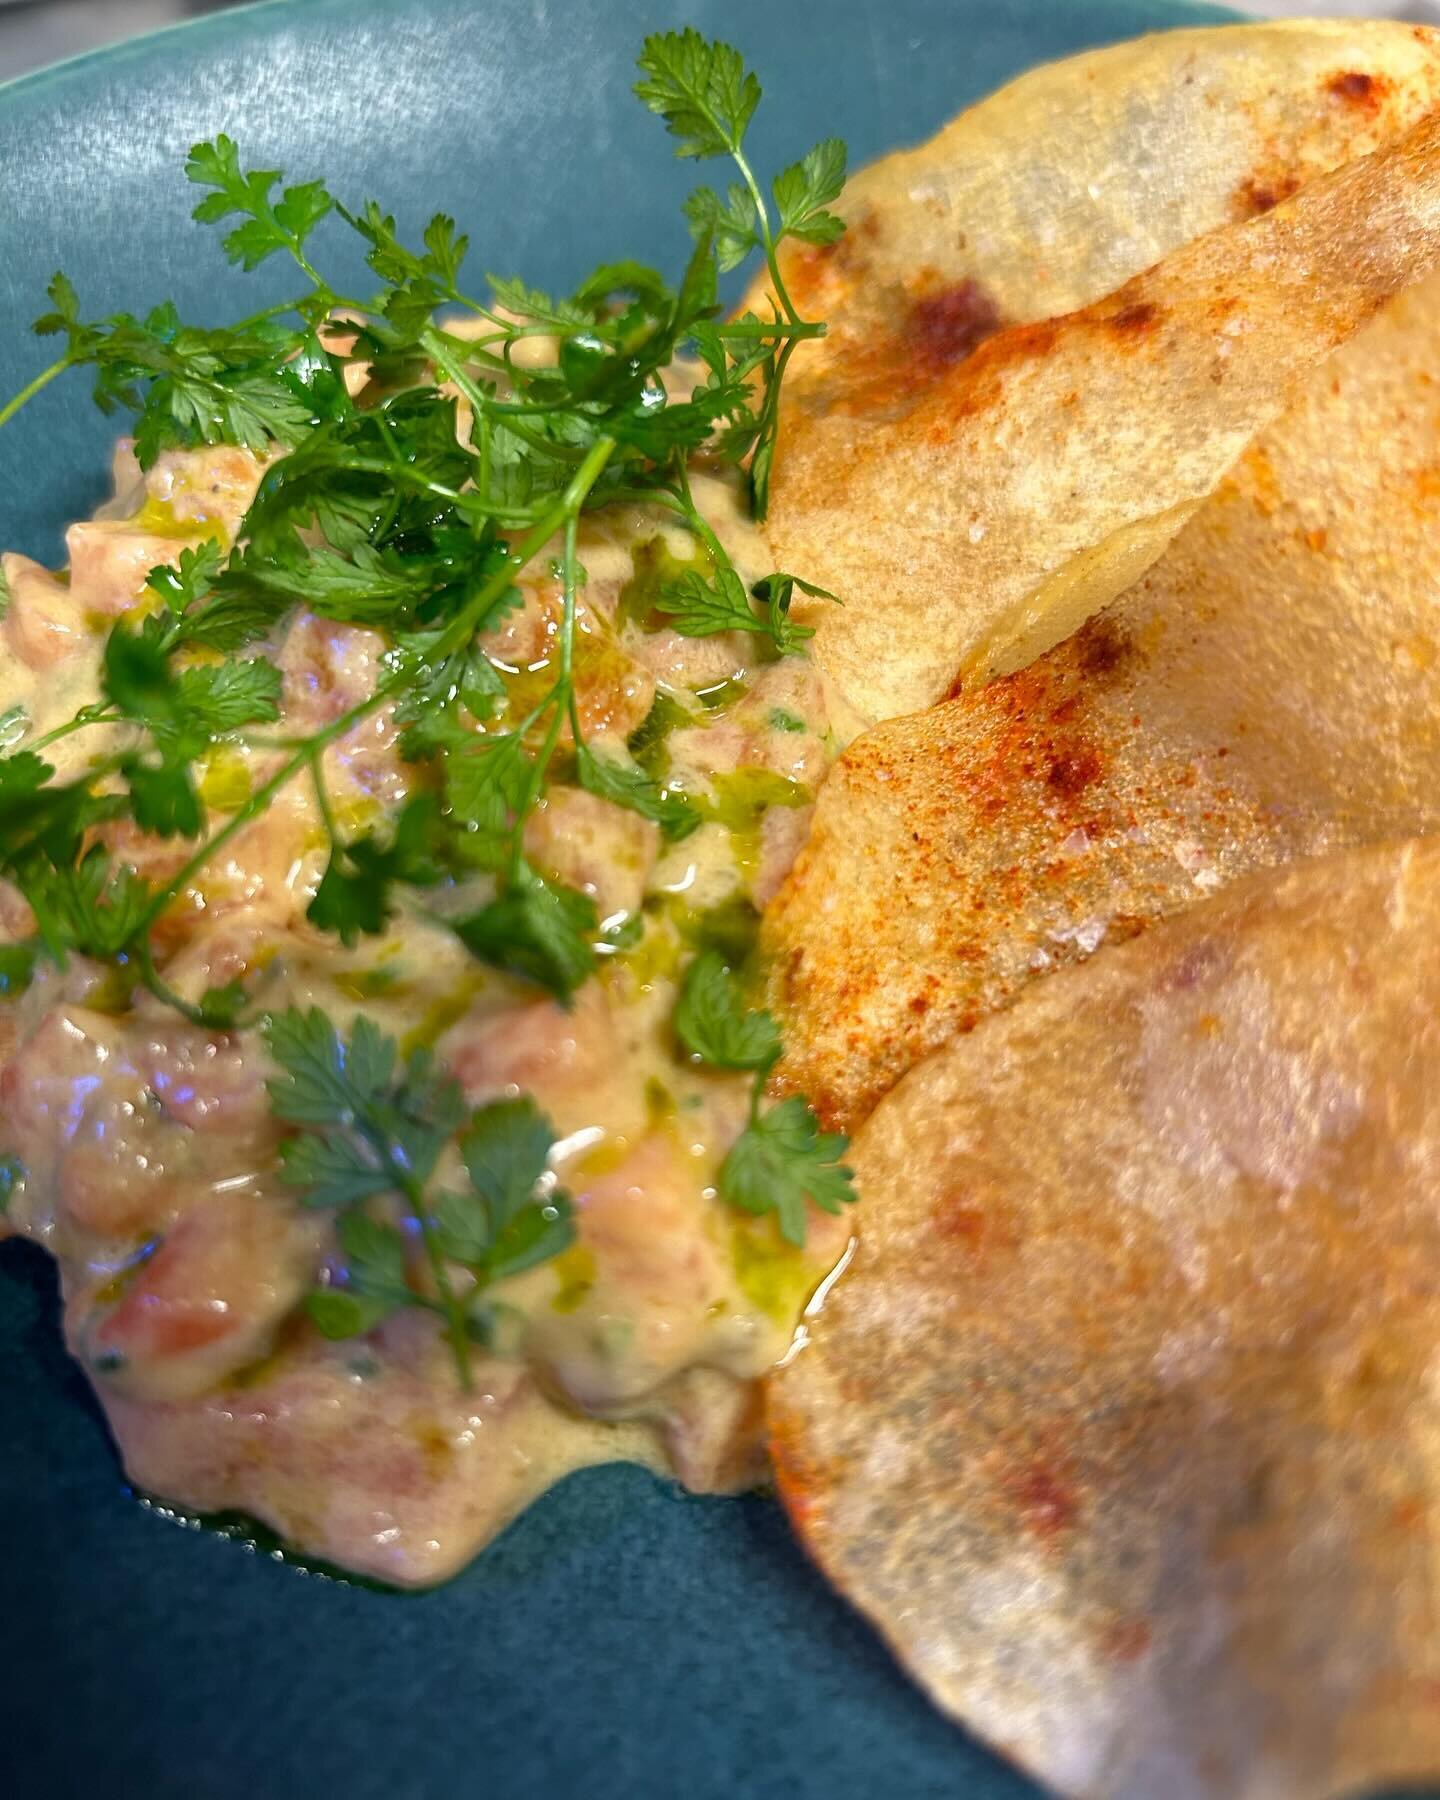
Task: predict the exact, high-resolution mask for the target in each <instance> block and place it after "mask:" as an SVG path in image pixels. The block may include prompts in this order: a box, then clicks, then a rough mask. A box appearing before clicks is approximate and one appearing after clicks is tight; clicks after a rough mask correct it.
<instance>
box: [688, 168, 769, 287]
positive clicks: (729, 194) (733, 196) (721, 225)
mask: <svg viewBox="0 0 1440 1800" xmlns="http://www.w3.org/2000/svg"><path fill="white" fill-rule="evenodd" d="M685 218H686V220H687V222H688V223H689V226H690V232H691V235H692V236H693V237H695V238H697V239H706V238H708V239H709V240H710V241H712V242H713V243H714V246H715V260H716V262H717V263H718V264H719V266H720V272H721V273H722V274H726V273H728V271H729V270H731V269H735V268H738V267H739V266H740V264H741V263H742V262H744V260H745V258H746V257H747V256H748V255H749V254H750V252H751V251H752V250H755V249H758V248H759V245H760V215H759V214H758V213H757V212H756V210H755V197H754V195H753V194H752V193H751V192H750V190H749V188H747V187H746V186H745V185H744V184H743V182H738V181H735V182H731V184H730V186H729V187H728V188H726V190H725V198H724V199H723V200H722V199H721V198H720V196H719V194H717V193H716V192H715V190H714V188H709V187H698V188H696V189H695V190H694V191H693V192H692V193H691V194H690V195H689V197H688V198H687V199H686V201H685Z"/></svg>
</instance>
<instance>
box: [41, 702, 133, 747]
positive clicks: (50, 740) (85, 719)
mask: <svg viewBox="0 0 1440 1800" xmlns="http://www.w3.org/2000/svg"><path fill="white" fill-rule="evenodd" d="M119 723H120V714H119V713H117V712H111V711H110V709H109V708H108V707H105V706H82V707H81V709H80V711H79V712H78V713H76V715H75V717H74V718H73V719H67V720H66V722H65V723H64V724H63V725H57V726H56V727H55V729H54V730H53V731H47V732H46V733H45V735H44V737H38V738H36V739H35V741H34V743H33V744H26V745H25V748H26V749H27V750H31V751H38V750H46V749H48V748H49V746H50V745H51V744H58V743H59V742H60V740H61V738H67V737H69V736H70V734H71V733H72V732H75V731H83V730H84V729H85V728H86V726H87V725H118V724H119Z"/></svg>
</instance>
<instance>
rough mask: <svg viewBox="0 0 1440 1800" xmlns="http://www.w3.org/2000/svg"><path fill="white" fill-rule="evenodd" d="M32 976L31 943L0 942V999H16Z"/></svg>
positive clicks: (33, 973) (32, 948)
mask: <svg viewBox="0 0 1440 1800" xmlns="http://www.w3.org/2000/svg"><path fill="white" fill-rule="evenodd" d="M34 976H35V946H34V945H33V944H0V1000H18V999H19V998H20V996H21V994H23V993H24V992H25V990H26V988H28V987H29V985H30V983H31V981H32V980H33V979H34Z"/></svg>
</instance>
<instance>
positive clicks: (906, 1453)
mask: <svg viewBox="0 0 1440 1800" xmlns="http://www.w3.org/2000/svg"><path fill="white" fill-rule="evenodd" d="M1437 1002H1440V842H1436V841H1433V840H1432V841H1430V842H1426V843H1419V844H1414V845H1411V846H1407V847H1400V848H1394V847H1387V848H1380V849H1373V850H1366V851H1358V852H1349V853H1346V854H1344V855H1342V856H1340V857H1336V858H1333V859H1325V860H1323V861H1320V862H1316V863H1310V864H1306V865H1302V866H1299V867H1297V868H1294V869H1291V870H1287V871H1283V872H1279V873H1271V874H1267V875H1264V876H1258V877H1252V878H1250V879H1249V880H1247V881H1246V882H1244V883H1242V884H1238V885H1237V886H1236V887H1234V888H1232V889H1231V890H1230V891H1229V892H1228V893H1226V894H1224V895H1221V896H1219V897H1218V898H1216V899H1214V900H1212V901H1210V902H1208V903H1206V904H1205V905H1204V906H1202V907H1197V908H1195V909H1193V910H1192V911H1190V912H1189V913H1187V914H1185V915H1183V916H1182V917H1180V918H1178V919H1175V920H1172V921H1170V922H1169V923H1168V924H1166V925H1164V926H1162V927H1160V928H1157V930H1155V931H1154V932H1153V933H1151V934H1149V935H1147V936H1146V937H1144V938H1142V939H1139V940H1138V941H1136V942H1134V943H1131V944H1126V945H1122V946H1120V947H1118V948H1116V949H1113V950H1109V951H1107V952H1106V953H1105V954H1104V955H1103V956H1100V957H1097V958H1096V959H1095V960H1094V961H1093V962H1091V963H1089V964H1087V965H1085V966H1084V967H1083V968H1078V969H1072V970H1068V971H1065V972H1063V973H1061V974H1058V975H1056V976H1055V977H1054V978H1053V979H1052V980H1050V981H1047V982H1045V983H1042V984H1040V985H1039V986H1037V987H1036V988H1034V989H1032V990H1031V991H1030V992H1029V993H1028V994H1027V995H1026V996H1025V997H1024V998H1023V1000H1021V1001H1020V1002H1019V1003H1018V1004H1017V1005H1016V1006H1015V1007H1014V1008H1013V1009H1011V1010H1010V1011H1009V1012H1007V1013H1004V1014H1001V1015H999V1016H997V1017H995V1018H992V1019H991V1020H989V1021H988V1022H987V1023H986V1024H985V1025H984V1026H983V1027H982V1028H981V1029H980V1030H978V1031H976V1032H975V1033H973V1034H971V1035H970V1036H968V1037H965V1038H961V1039H958V1040H957V1041H956V1042H955V1043H954V1044H953V1045H951V1046H950V1047H949V1048H948V1049H947V1050H945V1051H942V1052H941V1053H940V1054H938V1055H937V1056H935V1057H934V1058H932V1059H931V1060H930V1061H929V1062H927V1063H926V1064H925V1065H924V1066H923V1067H922V1068H920V1069H917V1070H916V1071H915V1072H914V1073H913V1074H912V1075H911V1076H910V1077H909V1078H908V1079H907V1080H906V1081H905V1082H904V1083H903V1085H902V1086H901V1087H900V1088H899V1089H897V1090H896V1092H895V1093H894V1094H893V1095H892V1096H891V1097H890V1098H889V1099H888V1100H886V1101H885V1102H884V1103H883V1104H882V1106H881V1107H880V1108H879V1109H878V1110H877V1111H876V1113H875V1115H874V1117H873V1119H872V1120H871V1121H870V1123H869V1124H868V1125H867V1126H866V1127H865V1129H864V1130H863V1131H862V1132H861V1133H860V1136H859V1138H858V1139H857V1141H856V1143H855V1145H854V1147H853V1150H852V1154H851V1160H852V1161H853V1163H854V1165H855V1169H856V1174H857V1177H858V1180H859V1184H860V1188H861V1192H862V1194H863V1195H864V1199H865V1207H864V1218H863V1221H862V1228H861V1237H860V1242H859V1247H858V1250H857V1253H856V1255H855V1259H854V1261H853V1264H852V1265H851V1267H850V1268H849V1269H848V1271H846V1272H845V1273H844V1275H843V1276H842V1277H841V1278H840V1280H839V1281H838V1282H837V1283H836V1284H835V1286H834V1288H833V1291H832V1292H831V1293H830V1295H829V1297H828V1298H827V1300H826V1302H825V1305H824V1308H823V1310H822V1311H821V1313H820V1315H819V1316H818V1318H817V1319H815V1320H814V1321H813V1323H812V1326H811V1332H812V1341H811V1342H810V1343H809V1344H808V1345H807V1346H806V1347H804V1348H803V1349H802V1350H801V1351H800V1352H799V1354H798V1356H797V1358H796V1360H795V1361H794V1363H793V1365H792V1366H791V1367H789V1368H788V1369H786V1370H785V1371H784V1372H783V1373H782V1374H781V1375H780V1376H779V1377H778V1379H777V1381H776V1383H775V1386H774V1391H773V1393H772V1396H771V1420H772V1426H773V1433H774V1446H773V1448H774V1453H775V1457H776V1464H777V1469H778V1475H779V1481H780V1487H781V1492H782V1494H783V1496H784V1499H785V1502H786V1505H787V1507H788V1508H789V1511H790V1514H791V1516H792V1518H793V1519H794V1521H795V1523H796V1525H797V1527H798V1529H799V1531H800V1533H801V1536H802V1537H803V1539H804V1541H805V1543H806V1544H807V1546H808V1547H809V1549H810V1551H811V1552H812V1554H813V1555H814V1556H815V1558H816V1559H817V1561H818V1562H819V1563H820V1565H821V1567H822V1568H823V1569H824V1570H825V1572H826V1573H827V1574H828V1575H829V1576H830V1577H831V1579H832V1580H834V1582H835V1583H836V1585H837V1586H838V1587H840V1588H841V1589H842V1590H843V1591H844V1592H845V1593H846V1594H848V1595H849V1596H850V1598H851V1599H852V1600H854V1601H855V1602H856V1604H857V1605H858V1606H859V1607H860V1608H861V1609H862V1611H864V1612H865V1613H866V1614H868V1615H869V1617H870V1618H871V1619H872V1620H873V1621H874V1622H875V1623H876V1624H877V1625H878V1626H879V1628H880V1630H881V1631H882V1633H883V1634H884V1635H885V1637H886V1638H887V1640H888V1641H889V1642H890V1644H891V1646H892V1647H893V1648H894V1649H895V1651H896V1653H897V1654H898V1655H899V1657H900V1658H901V1660H902V1661H903V1662H904V1663H905V1664H906V1666H907V1667H908V1668H909V1669H910V1670H911V1672H912V1673H913V1674H914V1675H915V1676H916V1678H917V1679H918V1680H919V1681H920V1682H921V1683H922V1684H923V1685H924V1687H926V1688H927V1689H928V1691H929V1692H930V1693H931V1695H932V1696H933V1697H934V1698H935V1700H936V1701H937V1702H938V1703H939V1704H940V1706H941V1707H942V1708H944V1710H945V1711H947V1712H948V1713H950V1714H952V1715H953V1716H954V1717H956V1718H957V1719H961V1720H963V1721H964V1722H965V1723H966V1724H967V1725H968V1726H970V1727H971V1728H972V1729H974V1730H976V1731H978V1732H979V1733H981V1735H983V1736H984V1737H985V1738H986V1739H988V1740H989V1742H990V1743H992V1744H993V1745H994V1746H995V1747H996V1748H998V1749H999V1750H1001V1751H1003V1752H1004V1753H1005V1754H1007V1755H1008V1756H1011V1757H1013V1758H1014V1759H1015V1760H1016V1761H1017V1762H1018V1763H1020V1764H1022V1765H1023V1766H1024V1767H1025V1768H1027V1769H1028V1770H1030V1771H1032V1772H1033V1773H1034V1774H1036V1775H1037V1776H1039V1777H1040V1778H1041V1779H1042V1780H1044V1781H1046V1782H1048V1783H1050V1784H1052V1785H1053V1786H1054V1787H1055V1788H1056V1789H1058V1790H1060V1791H1061V1792H1063V1793H1067V1794H1075V1795H1095V1796H1105V1797H1106V1800H1156V1796H1159V1795H1163V1796H1165V1800H1210V1797H1214V1800H1307V1797H1308V1796H1321V1795H1330V1794H1339V1793H1345V1792H1351V1791H1358V1790H1360V1789H1362V1788H1364V1787H1366V1786H1367V1785H1377V1784H1380V1783H1383V1782H1385V1781H1389V1780H1397V1779H1402V1778H1404V1779H1408V1778H1412V1777H1420V1776H1432V1777H1433V1776H1435V1775H1437V1774H1440V1706H1437V1703H1436V1699H1437V1695H1440V1586H1437V1583H1436V1579H1435V1569H1436V1565H1437V1558H1440V1384H1437V1380H1436V1369H1437V1367H1440V1187H1437V1171H1440V1005H1437Z"/></svg>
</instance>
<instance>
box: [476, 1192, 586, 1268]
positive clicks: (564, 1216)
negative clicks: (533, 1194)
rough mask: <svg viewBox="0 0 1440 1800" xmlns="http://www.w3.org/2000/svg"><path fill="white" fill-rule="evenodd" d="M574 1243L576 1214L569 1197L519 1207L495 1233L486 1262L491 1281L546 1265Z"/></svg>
mask: <svg viewBox="0 0 1440 1800" xmlns="http://www.w3.org/2000/svg"><path fill="white" fill-rule="evenodd" d="M574 1241H575V1215H574V1209H573V1208H572V1206H571V1204H570V1197H569V1195H568V1194H562V1193H558V1192H557V1193H555V1194H552V1195H551V1197H550V1198H549V1199H548V1200H546V1201H544V1202H543V1203H542V1202H538V1201H532V1203H531V1204H530V1205H529V1206H522V1207H521V1208H520V1210H519V1211H518V1212H517V1213H516V1214H515V1215H514V1217H513V1218H511V1219H508V1220H507V1221H506V1222H505V1224H504V1225H502V1226H501V1228H500V1229H499V1231H497V1232H496V1234H495V1242H494V1243H493V1244H492V1246H491V1247H490V1251H489V1254H488V1256H487V1257H486V1262H485V1272H486V1274H487V1275H488V1276H489V1278H490V1280H491V1281H503V1280H505V1278H506V1277H507V1276H510V1275H519V1274H522V1273H523V1272H524V1271H525V1270H526V1269H533V1268H534V1267H535V1266H536V1265H537V1264H538V1263H542V1262H549V1260H550V1258H551V1257H552V1256H558V1255H559V1254H560V1252H561V1251H562V1250H568V1249H569V1247H570V1245H571V1244H573V1243H574Z"/></svg>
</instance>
